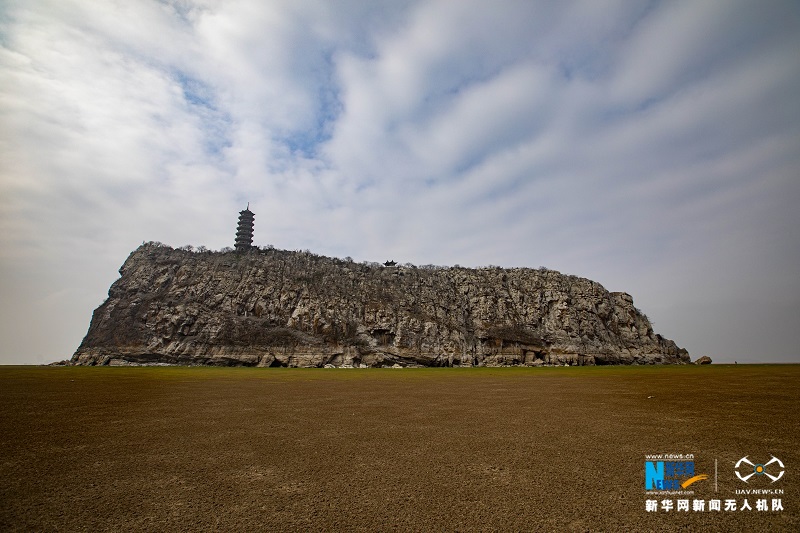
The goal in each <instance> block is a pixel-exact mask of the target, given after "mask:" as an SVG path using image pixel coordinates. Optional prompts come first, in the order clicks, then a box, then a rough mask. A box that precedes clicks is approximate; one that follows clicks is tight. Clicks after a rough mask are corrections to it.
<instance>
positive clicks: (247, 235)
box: [236, 202, 256, 252]
mask: <svg viewBox="0 0 800 533" xmlns="http://www.w3.org/2000/svg"><path fill="white" fill-rule="evenodd" d="M255 216H256V215H255V213H253V212H252V211H250V202H248V203H247V207H246V208H245V210H244V211H239V226H238V227H237V228H236V251H237V252H246V251H247V250H249V249H250V248H252V247H253V219H254V218H255Z"/></svg>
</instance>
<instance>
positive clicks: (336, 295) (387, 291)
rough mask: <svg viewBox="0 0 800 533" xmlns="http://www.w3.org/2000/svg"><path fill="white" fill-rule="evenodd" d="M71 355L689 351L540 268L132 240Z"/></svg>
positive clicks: (654, 354) (668, 354) (641, 358)
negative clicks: (179, 246)
mask: <svg viewBox="0 0 800 533" xmlns="http://www.w3.org/2000/svg"><path fill="white" fill-rule="evenodd" d="M120 274H121V278H120V279H118V280H117V281H116V282H115V283H114V284H113V285H112V286H111V288H110V290H109V294H108V299H107V300H106V301H105V302H104V303H103V304H102V305H101V306H100V307H98V308H97V309H96V310H95V312H94V314H93V316H92V322H91V325H90V326H89V331H88V333H87V334H86V337H85V338H84V339H83V342H82V343H81V345H80V347H79V348H78V350H77V351H76V352H75V354H74V355H73V357H72V360H71V363H72V364H79V365H108V364H111V365H117V364H181V365H235V366H238V365H242V366H291V367H323V366H325V365H334V366H351V365H352V366H355V367H358V366H362V365H366V366H393V365H400V366H456V365H460V366H500V365H543V364H570V365H605V364H656V363H680V364H683V363H689V362H690V359H689V354H688V353H687V351H686V350H684V349H681V348H678V346H677V345H676V344H675V343H674V342H673V341H671V340H668V339H665V338H663V337H661V336H660V335H657V334H655V333H654V332H653V328H652V326H651V324H650V322H649V320H648V319H647V317H646V316H645V315H644V314H643V313H641V312H640V311H639V310H638V309H636V308H635V307H634V305H633V299H632V298H631V296H630V295H628V294H626V293H623V292H608V291H607V290H605V289H604V288H603V287H602V286H601V285H600V284H599V283H595V282H593V281H590V280H588V279H583V278H579V277H576V276H568V275H564V274H561V273H559V272H555V271H552V270H546V269H539V270H535V269H529V268H511V269H502V268H499V267H496V268H495V267H488V268H478V269H471V268H462V267H452V268H436V267H414V266H410V265H409V266H395V267H383V266H380V265H378V264H375V263H371V264H365V263H355V262H352V261H349V260H340V259H333V258H328V257H321V256H318V255H314V254H311V253H309V252H290V251H284V250H276V249H268V250H255V249H254V250H253V251H252V252H249V253H244V254H242V253H234V252H227V253H223V252H192V251H188V250H176V249H173V248H170V247H168V246H164V245H162V244H158V243H148V244H143V245H142V246H141V247H139V248H138V249H137V250H135V251H134V252H133V253H131V255H130V256H129V257H128V259H127V260H126V261H125V264H124V265H123V266H122V268H121V269H120Z"/></svg>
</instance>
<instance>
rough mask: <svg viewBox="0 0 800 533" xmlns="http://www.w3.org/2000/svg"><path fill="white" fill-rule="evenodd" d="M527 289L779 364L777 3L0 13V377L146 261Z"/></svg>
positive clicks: (153, 6) (149, 3) (783, 50)
mask: <svg viewBox="0 0 800 533" xmlns="http://www.w3.org/2000/svg"><path fill="white" fill-rule="evenodd" d="M248 202H249V204H250V209H251V210H252V211H253V212H254V213H255V215H256V216H255V240H254V244H256V245H261V246H265V245H268V244H271V245H274V246H275V247H277V248H283V249H289V250H300V249H309V250H311V251H313V252H315V253H318V254H322V255H328V256H334V257H340V258H344V257H348V256H349V257H352V258H353V259H355V260H356V261H380V262H383V261H385V260H388V259H393V260H396V261H398V262H400V263H406V262H410V263H414V264H417V265H424V264H436V265H455V264H459V265H462V266H470V267H478V266H486V265H499V266H504V267H532V268H538V267H540V266H545V267H547V268H550V269H553V270H558V271H560V272H563V273H565V274H574V275H578V276H581V277H586V278H589V279H592V280H595V281H597V282H599V283H601V284H602V285H603V286H604V287H605V288H606V289H608V290H610V291H624V292H628V293H630V294H631V295H632V296H633V298H634V303H635V305H636V306H637V307H638V308H640V309H641V310H642V311H644V312H645V313H646V314H647V315H648V316H649V317H650V319H651V321H652V322H653V324H654V329H655V331H656V332H657V333H660V334H662V335H663V336H665V337H667V338H670V339H673V340H675V341H676V342H677V344H678V345H679V346H681V347H684V348H686V349H688V350H689V352H690V354H691V356H692V358H693V359H694V358H697V357H700V356H703V355H708V356H710V357H711V358H712V359H714V361H715V362H733V361H738V362H740V363H741V362H800V348H799V347H798V344H797V341H796V338H797V335H796V332H797V331H800V275H798V274H800V266H798V265H800V209H798V208H797V205H798V204H800V3H798V2H796V1H794V0H786V1H778V0H762V1H758V2H755V1H738V0H719V1H711V0H689V1H681V0H675V1H665V2H659V1H636V0H622V1H614V0H607V1H606V0H602V1H600V0H588V1H577V2H551V1H547V2H544V1H492V2H487V1H483V2H478V1H470V0H458V1H455V0H452V1H434V0H423V1H399V0H390V1H375V0H358V1H353V0H351V1H348V0H339V1H335V2H332V1H325V0H320V1H303V0H287V1H283V0H271V1H270V2H262V1H246V0H225V1H222V0H219V1H217V0H198V1H191V0H161V1H154V0H137V1H136V2H129V1H123V0H120V1H112V0H108V1H103V2H96V1H89V0H52V1H48V0H21V1H16V0H4V1H3V2H0V364H39V363H47V362H51V361H56V360H61V359H65V358H69V357H70V356H71V355H72V353H73V352H74V351H75V349H76V348H77V347H78V345H79V344H80V342H81V339H82V338H83V336H84V335H85V333H86V330H87V329H88V326H89V321H90V319H91V313H92V311H93V310H94V309H95V308H96V307H97V306H98V305H99V304H100V303H102V302H103V300H104V299H105V298H106V296H107V294H108V288H109V286H110V285H111V284H112V283H113V282H114V281H115V280H116V279H117V278H118V277H119V273H118V270H119V268H120V266H121V265H122V263H123V262H124V261H125V259H126V257H127V256H128V254H129V253H130V252H131V251H132V250H134V249H135V248H136V247H137V246H139V245H140V244H141V243H142V242H145V241H160V242H163V243H165V244H169V245H171V246H175V247H178V246H183V245H186V244H191V245H194V246H201V245H203V246H206V247H208V248H210V249H215V250H216V249H221V248H223V247H227V246H233V241H234V236H235V228H236V221H237V217H238V212H239V211H240V210H242V209H244V208H245V206H246V205H247V203H248Z"/></svg>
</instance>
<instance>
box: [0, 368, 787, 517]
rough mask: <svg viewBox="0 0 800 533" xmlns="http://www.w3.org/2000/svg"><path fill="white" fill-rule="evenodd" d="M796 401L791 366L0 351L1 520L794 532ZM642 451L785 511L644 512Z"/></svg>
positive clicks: (702, 488)
mask: <svg viewBox="0 0 800 533" xmlns="http://www.w3.org/2000/svg"><path fill="white" fill-rule="evenodd" d="M650 396H652V398H649V397H650ZM799 411H800V365H759V366H755V365H753V366H751V365H738V366H718V365H711V366H704V367H695V366H681V367H597V368H591V367H582V368H577V367H576V368H540V369H528V368H520V369H516V368H502V369H402V370H399V369H366V370H359V369H352V370H350V369H348V370H345V369H246V368H175V367H167V368H163V367H162V368H107V367H106V368H75V367H67V368H58V367H55V368H50V367H0V454H1V455H0V529H2V530H11V531H14V530H21V531H27V530H59V531H75V530H84V531H110V530H114V531H130V530H151V531H197V530H220V531H234V530H236V531H263V530H287V531H288V530H291V531H296V530H364V531H376V530H377V531H412V530H414V531H420V530H445V531H450V530H453V531H470V530H519V531H590V530H591V531H674V530H697V531H699V530H703V531H784V530H785V531H800V513H798V507H799V506H800V493H799V492H798V488H799V487H800V483H799V482H798V479H799V478H800V443H798V436H800V413H799ZM654 453H693V454H694V455H695V461H696V470H697V472H698V473H700V472H703V473H708V474H710V475H711V478H710V479H709V480H706V481H701V482H698V483H696V484H695V485H694V486H693V487H692V488H693V489H695V491H696V492H695V495H693V496H689V498H690V499H691V498H702V499H706V500H709V499H712V498H716V499H723V500H724V499H726V498H735V499H736V500H737V503H738V504H741V501H742V500H743V499H744V497H743V496H734V495H733V492H734V490H735V489H741V488H757V487H756V483H755V482H759V483H760V484H759V485H758V487H762V486H763V487H768V488H777V487H780V488H781V489H783V490H784V494H783V495H782V496H781V498H782V502H783V506H784V511H782V512H771V511H770V512H756V510H755V508H756V505H755V498H754V497H750V498H749V503H750V505H751V506H752V507H753V511H736V512H731V511H728V512H724V511H723V512H710V511H706V512H703V513H700V512H692V511H689V512H688V513H687V512H680V513H678V512H676V511H671V512H669V513H666V512H663V511H659V512H657V513H648V512H645V500H646V499H647V498H648V497H649V498H655V497H653V496H648V495H647V494H645V491H644V461H645V459H644V455H645V454H654ZM745 455H748V456H749V457H750V458H751V459H753V460H759V459H760V460H762V461H766V460H768V459H769V458H770V456H771V455H775V456H777V457H779V458H780V459H781V460H782V461H783V462H784V464H785V467H786V473H785V475H784V476H783V478H782V479H781V480H780V481H778V482H777V483H775V484H771V485H770V484H768V483H763V481H764V478H763V476H761V477H760V478H759V479H757V480H754V482H752V483H748V484H744V483H742V482H741V481H739V480H738V479H737V478H736V477H735V476H734V471H733V469H734V465H735V463H736V461H737V460H738V459H739V458H741V457H743V456H745ZM714 459H717V461H718V473H719V475H718V479H717V488H718V492H715V491H714ZM661 498H663V496H661V497H659V499H661ZM670 498H672V499H677V496H672V497H670Z"/></svg>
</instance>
